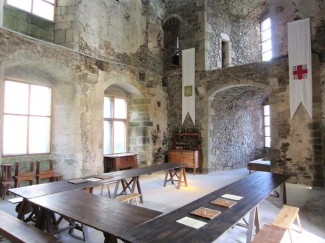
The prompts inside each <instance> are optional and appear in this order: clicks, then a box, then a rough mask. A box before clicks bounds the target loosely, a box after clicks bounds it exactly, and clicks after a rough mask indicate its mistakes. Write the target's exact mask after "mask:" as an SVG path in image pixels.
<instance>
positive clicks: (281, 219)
mask: <svg viewBox="0 0 325 243" xmlns="http://www.w3.org/2000/svg"><path fill="white" fill-rule="evenodd" d="M298 213H299V208H297V207H293V206H288V205H283V207H282V209H281V211H280V213H279V214H278V216H277V217H276V218H275V220H274V221H273V223H272V225H275V226H278V227H281V228H283V229H286V230H288V231H289V236H290V240H291V242H292V236H291V232H290V227H291V225H292V224H293V222H294V221H295V220H296V221H297V223H298V226H299V229H300V233H302V228H301V223H300V218H299V214H298Z"/></svg>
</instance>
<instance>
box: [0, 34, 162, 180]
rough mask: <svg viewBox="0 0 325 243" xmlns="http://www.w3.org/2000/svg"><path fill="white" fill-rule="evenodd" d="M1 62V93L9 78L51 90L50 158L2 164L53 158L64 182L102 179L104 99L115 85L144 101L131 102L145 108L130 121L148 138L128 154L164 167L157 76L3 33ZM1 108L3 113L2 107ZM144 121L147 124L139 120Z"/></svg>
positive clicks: (27, 158) (42, 157)
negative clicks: (95, 176)
mask: <svg viewBox="0 0 325 243" xmlns="http://www.w3.org/2000/svg"><path fill="white" fill-rule="evenodd" d="M0 56H1V59H0V80H1V83H0V84H1V86H0V87H1V91H3V80H5V79H6V78H7V79H10V78H11V79H15V80H25V81H30V82H33V83H36V84H46V85H50V86H51V87H52V88H53V115H52V117H53V118H52V119H53V122H52V124H53V126H52V146H51V154H49V155H39V156H24V157H19V156H18V157H17V156H16V157H2V158H1V163H3V162H8V161H10V162H14V161H31V160H45V159H49V158H53V159H54V160H55V168H56V170H57V171H58V172H59V173H61V174H63V175H64V178H73V177H78V176H82V175H89V174H94V173H101V172H102V166H103V165H102V161H103V97H104V91H105V90H106V89H107V87H109V86H110V85H113V84H115V85H119V86H120V87H122V88H124V89H125V90H126V91H130V93H132V90H137V91H138V93H139V94H141V99H139V98H138V97H136V98H134V97H133V98H131V101H132V102H133V104H134V105H135V104H136V101H137V102H139V104H141V103H144V104H145V105H144V106H143V107H141V108H139V106H138V107H137V106H134V107H132V105H131V111H132V118H130V119H131V120H132V121H137V122H140V124H139V126H137V127H139V128H142V127H143V128H144V129H145V130H147V133H146V134H143V133H142V134H136V135H135V136H134V139H135V140H136V141H138V143H137V144H136V146H130V150H132V152H137V153H139V161H140V163H141V165H149V164H152V163H160V162H163V161H164V153H165V151H166V148H164V145H163V144H165V143H166V142H164V141H163V140H164V139H165V140H166V136H165V137H164V134H166V129H167V112H166V110H167V109H166V99H167V95H166V91H165V90H164V89H165V88H164V87H163V86H162V76H161V75H160V74H159V73H158V74H156V73H153V72H151V71H150V70H143V69H138V68H137V67H133V66H130V65H128V66H126V65H122V64H117V63H113V62H106V61H103V60H98V59H94V58H91V57H88V56H84V55H82V54H79V53H77V52H74V51H72V50H68V49H66V48H62V47H60V46H55V45H50V44H49V45H47V44H44V43H42V42H38V41H36V40H31V39H29V38H26V37H24V36H21V35H19V34H15V33H13V32H11V31H7V30H3V29H0ZM131 97H132V96H131ZM158 104H159V106H158ZM0 107H1V109H2V108H3V104H2V103H1V104H0ZM142 115H143V116H144V117H145V119H144V118H143V119H142V118H141V119H140V118H139V117H142ZM1 119H2V118H1ZM1 124H2V120H0V125H1ZM1 127H2V125H1ZM0 137H1V139H2V130H0ZM1 144H2V141H0V146H1ZM1 148H2V146H1Z"/></svg>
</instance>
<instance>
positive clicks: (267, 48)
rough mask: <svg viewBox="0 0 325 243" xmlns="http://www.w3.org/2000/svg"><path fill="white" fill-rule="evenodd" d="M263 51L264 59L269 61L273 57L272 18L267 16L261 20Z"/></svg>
mask: <svg viewBox="0 0 325 243" xmlns="http://www.w3.org/2000/svg"><path fill="white" fill-rule="evenodd" d="M261 51H262V61H269V60H271V59H272V57H273V53H272V34H271V19H270V18H267V19H265V20H264V21H262V22H261Z"/></svg>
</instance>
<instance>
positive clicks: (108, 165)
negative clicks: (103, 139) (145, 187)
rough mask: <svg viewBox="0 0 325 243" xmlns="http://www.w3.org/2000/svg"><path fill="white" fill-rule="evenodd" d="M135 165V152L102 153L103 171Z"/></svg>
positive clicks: (135, 166)
mask: <svg viewBox="0 0 325 243" xmlns="http://www.w3.org/2000/svg"><path fill="white" fill-rule="evenodd" d="M137 167H138V160H137V154H135V153H118V154H104V173H107V172H111V171H118V170H122V169H130V168H137Z"/></svg>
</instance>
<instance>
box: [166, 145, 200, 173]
mask: <svg viewBox="0 0 325 243" xmlns="http://www.w3.org/2000/svg"><path fill="white" fill-rule="evenodd" d="M201 157H202V156H201V151H200V150H169V151H168V159H169V162H176V163H182V164H186V165H187V166H186V168H191V169H193V173H194V174H196V170H197V169H199V170H200V172H201V173H202V166H201V161H200V158H201Z"/></svg>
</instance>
